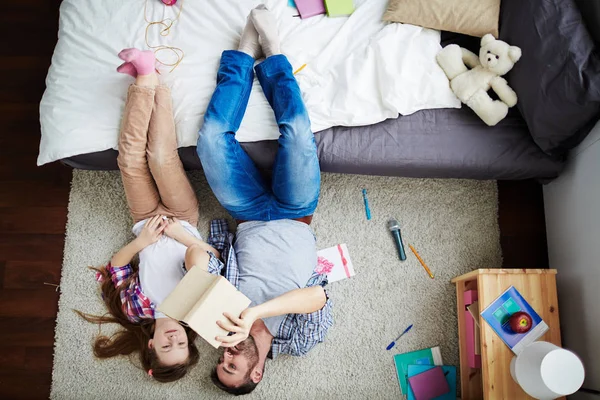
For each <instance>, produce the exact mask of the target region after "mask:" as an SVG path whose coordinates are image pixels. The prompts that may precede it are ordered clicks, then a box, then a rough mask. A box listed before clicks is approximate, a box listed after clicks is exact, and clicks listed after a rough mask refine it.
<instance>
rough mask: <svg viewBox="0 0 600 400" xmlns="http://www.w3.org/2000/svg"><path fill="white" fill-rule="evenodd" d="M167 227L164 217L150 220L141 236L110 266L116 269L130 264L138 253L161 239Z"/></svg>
mask: <svg viewBox="0 0 600 400" xmlns="http://www.w3.org/2000/svg"><path fill="white" fill-rule="evenodd" d="M166 226H167V221H165V220H163V218H162V215H155V216H154V217H152V218H150V219H149V220H148V221H147V222H146V224H145V225H144V228H143V229H142V231H141V232H140V234H139V236H138V237H137V238H135V239H134V240H133V241H131V242H130V243H129V244H128V245H127V246H125V247H123V248H122V249H121V250H119V251H118V252H117V253H116V254H115V255H114V256H112V259H111V260H110V264H111V265H112V266H115V267H122V266H124V265H127V264H129V263H130V262H131V260H132V259H133V257H134V256H135V255H136V254H137V253H139V252H140V251H142V250H143V249H144V248H146V247H148V246H150V245H151V244H152V243H155V242H156V241H158V239H160V237H161V235H162V233H163V231H164V230H165V227H166Z"/></svg>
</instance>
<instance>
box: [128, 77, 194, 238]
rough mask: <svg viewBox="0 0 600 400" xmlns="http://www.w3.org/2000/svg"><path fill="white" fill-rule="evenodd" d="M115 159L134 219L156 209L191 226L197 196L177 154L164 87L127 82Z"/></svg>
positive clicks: (145, 215)
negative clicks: (127, 89)
mask: <svg viewBox="0 0 600 400" xmlns="http://www.w3.org/2000/svg"><path fill="white" fill-rule="evenodd" d="M117 162H118V164H119V168H120V169H121V178H122V179H123V186H124V187H125V195H126V196H127V204H128V205H129V212H130V213H131V216H132V218H133V220H134V222H138V221H141V220H144V219H146V218H149V217H152V216H154V215H157V214H161V215H166V216H169V217H176V218H179V219H181V220H184V221H188V222H189V223H190V224H192V225H193V226H196V224H197V223H198V200H197V198H196V194H195V193H194V190H193V189H192V186H191V185H190V182H189V180H188V178H187V176H186V174H185V171H184V169H183V165H182V164H181V160H180V159H179V154H178V153H177V138H176V136H175V121H174V120H173V108H172V105H171V92H170V90H169V88H167V87H164V86H157V87H156V88H149V87H142V86H137V85H131V86H130V87H129V92H128V93H127V102H126V104H125V112H124V114H123V122H122V124H121V134H120V137H119V157H118V158H117Z"/></svg>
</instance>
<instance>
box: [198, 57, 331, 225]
mask: <svg viewBox="0 0 600 400" xmlns="http://www.w3.org/2000/svg"><path fill="white" fill-rule="evenodd" d="M253 65H254V59H253V58H252V57H250V56H249V55H247V54H245V53H242V52H239V51H232V50H231V51H225V52H223V54H222V56H221V65H220V66H219V71H218V73H217V87H216V88H215V92H214V94H213V96H212V99H211V100H210V104H209V105H208V109H207V110H206V114H205V115H204V125H203V126H202V128H201V129H200V136H199V138H198V145H197V151H198V156H199V157H200V161H201V162H202V167H203V169H204V173H205V175H206V179H207V180H208V183H209V184H210V187H211V188H212V190H213V192H214V194H215V196H216V197H217V199H218V200H219V202H220V203H221V204H222V205H223V207H224V208H225V209H226V210H227V211H229V213H230V214H231V216H232V217H233V218H235V219H238V220H245V221H269V220H276V219H295V218H301V217H305V216H308V215H312V214H313V212H314V210H315V208H316V207H317V202H318V199H319V191H320V187H321V173H320V169H319V160H318V157H317V147H316V143H315V138H314V135H313V133H312V131H311V129H310V121H309V119H308V113H307V111H306V107H305V106H304V103H303V101H302V96H301V94H300V88H299V87H298V83H297V82H296V79H295V78H294V75H293V73H292V66H291V65H290V63H289V62H288V60H287V58H286V57H285V56H284V55H275V56H271V57H269V58H267V59H266V60H265V61H264V62H262V63H261V64H259V65H257V66H256V74H257V76H258V80H259V82H260V84H261V86H262V89H263V91H264V93H265V96H266V98H267V100H268V101H269V104H271V107H272V108H273V111H274V113H275V119H276V120H277V124H278V125H279V131H280V133H281V136H280V137H279V140H278V141H279V148H278V151H277V156H276V158H275V163H274V164H273V177H272V182H271V185H270V187H269V185H268V184H267V182H266V181H265V180H264V179H263V178H262V176H261V175H260V173H259V171H258V169H257V167H256V165H255V164H254V162H253V161H252V160H251V159H250V157H249V156H248V155H247V154H246V152H245V151H244V150H243V149H242V147H241V146H240V143H239V142H238V141H237V140H236V139H235V132H236V131H237V130H238V128H239V126H240V123H241V122H242V118H243V117H244V113H245V111H246V106H247V105H248V98H249V97H250V91H251V89H252V81H253V79H254V71H253V68H252V67H253Z"/></svg>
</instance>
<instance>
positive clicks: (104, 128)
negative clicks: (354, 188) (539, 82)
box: [38, 0, 460, 165]
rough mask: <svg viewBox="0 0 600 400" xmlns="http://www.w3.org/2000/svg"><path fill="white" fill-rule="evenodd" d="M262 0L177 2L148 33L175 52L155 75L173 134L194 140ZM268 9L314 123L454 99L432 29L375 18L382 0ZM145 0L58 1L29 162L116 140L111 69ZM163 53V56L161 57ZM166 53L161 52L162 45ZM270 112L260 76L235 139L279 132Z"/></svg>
mask: <svg viewBox="0 0 600 400" xmlns="http://www.w3.org/2000/svg"><path fill="white" fill-rule="evenodd" d="M260 2H261V1H259V0H183V1H182V0H179V2H178V4H179V5H183V10H182V13H181V17H180V19H179V21H177V22H176V24H175V25H174V26H173V28H172V30H171V34H170V35H169V36H167V37H161V36H160V34H159V31H160V30H159V28H158V27H155V28H152V29H151V31H150V43H151V44H152V45H154V44H159V43H160V44H166V45H169V46H176V47H179V48H181V49H183V50H184V52H185V57H184V59H183V61H182V63H181V64H180V65H179V67H177V69H175V71H174V72H172V73H169V69H167V68H162V69H161V73H162V74H161V79H162V80H163V82H164V83H165V84H166V85H168V86H169V87H171V89H172V95H173V106H174V113H175V122H176V126H177V140H178V144H179V146H180V147H185V146H192V145H195V143H196V139H197V134H198V129H199V128H200V126H201V124H202V120H203V116H204V111H205V110H206V107H207V105H208V102H209V100H210V97H211V95H212V92H213V90H214V87H215V84H216V82H215V77H216V72H217V67H218V64H219V58H220V55H221V52H222V51H223V50H225V49H234V48H236V46H237V43H238V41H239V37H240V33H241V31H242V29H243V26H244V24H245V22H246V16H247V15H248V13H249V12H250V10H251V9H252V8H253V7H255V6H256V5H257V4H259V3H260ZM262 2H264V3H265V4H266V5H267V6H268V7H269V9H270V10H271V11H272V12H273V13H274V14H276V17H277V20H278V23H279V32H280V36H281V42H282V51H283V53H284V54H286V55H287V56H288V58H289V60H290V62H291V63H292V66H293V67H294V69H296V68H299V67H300V66H301V65H303V64H307V66H306V68H304V69H303V70H302V71H301V72H299V73H298V74H297V75H296V77H297V79H298V82H299V84H300V87H301V89H302V93H303V97H304V100H305V102H306V105H307V108H308V111H309V113H310V118H311V121H312V129H313V131H315V132H317V131H320V130H323V129H326V128H329V127H331V126H335V125H346V126H353V125H367V124H373V123H376V122H379V121H382V120H384V119H387V118H394V117H397V116H398V114H399V113H400V114H403V115H406V114H410V113H413V112H415V111H418V110H421V109H428V108H445V107H453V108H458V107H460V102H459V101H458V99H457V98H456V97H455V96H454V95H453V94H452V92H451V90H450V88H449V85H448V80H447V79H446V77H445V75H444V73H443V71H442V70H441V69H440V68H439V67H438V65H437V64H436V62H435V54H436V53H437V52H438V51H439V50H440V44H439V39H440V34H439V32H438V31H435V30H430V29H424V28H420V27H416V26H412V25H406V24H390V25H386V24H384V23H382V22H380V21H381V16H382V14H383V12H384V9H385V5H386V3H387V0H355V5H356V11H355V12H354V14H353V15H352V16H350V17H349V18H328V17H326V16H317V17H313V18H310V19H307V20H301V19H299V18H296V17H294V15H295V14H297V12H296V10H295V9H294V8H290V7H288V6H287V0H263V1H262ZM144 4H145V0H126V1H124V0H103V1H100V0H64V1H63V2H62V5H61V9H60V29H59V40H58V43H57V45H56V49H55V51H54V56H53V57H52V66H51V67H50V70H49V73H48V77H47V79H46V85H47V89H46V92H45V93H44V96H43V98H42V102H41V104H40V119H41V126H42V140H41V144H40V154H39V158H38V165H42V164H45V163H48V162H51V161H55V160H59V159H61V158H66V157H70V156H73V155H78V154H83V153H90V152H95V151H102V150H106V149H110V148H116V146H117V139H118V135H119V125H120V120H121V113H122V110H123V106H124V103H125V97H126V91H127V86H128V85H129V84H130V83H132V82H133V79H132V78H131V77H129V76H125V75H123V74H118V73H117V72H115V68H116V67H117V65H119V64H120V62H121V60H119V59H118V58H117V53H118V52H119V51H120V50H121V49H123V48H126V47H137V48H145V47H146V45H145V41H144V31H145V28H146V22H145V21H144ZM177 12H178V7H177V6H176V7H165V6H163V5H162V3H161V2H160V1H158V0H148V8H147V15H148V18H149V19H151V20H161V19H163V18H167V17H172V18H173V17H175V16H176V15H177ZM166 56H167V57H166ZM162 57H163V58H168V54H167V53H166V52H165V53H163V54H162ZM278 136H279V132H278V129H277V125H276V123H275V119H274V117H273V112H272V110H271V108H270V106H269V104H268V102H267V101H266V99H265V97H264V95H263V93H262V91H261V89H260V85H259V84H258V81H257V80H255V83H254V87H253V90H252V95H251V97H250V103H249V105H248V109H247V111H246V115H245V117H244V120H243V123H242V126H241V128H240V130H239V132H238V133H237V135H236V137H237V139H238V140H239V141H258V140H266V139H276V138H277V137H278Z"/></svg>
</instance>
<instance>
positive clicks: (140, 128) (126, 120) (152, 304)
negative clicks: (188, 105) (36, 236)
mask: <svg viewBox="0 0 600 400" xmlns="http://www.w3.org/2000/svg"><path fill="white" fill-rule="evenodd" d="M119 57H120V58H121V59H123V60H124V61H125V63H124V64H122V65H121V66H120V67H119V68H118V69H117V70H118V71H119V72H123V73H127V74H129V75H132V76H133V77H135V78H136V81H135V84H134V85H131V86H130V87H129V92H128V96H127V102H126V105H125V112H124V115H123V121H122V126H121V133H120V137H119V157H118V164H119V169H120V170H121V178H122V180H123V186H124V188H125V195H126V197H127V204H128V206H129V211H130V213H131V216H132V218H133V221H134V223H135V225H134V226H133V233H134V234H135V235H136V239H134V240H133V241H132V242H131V243H129V244H128V245H127V246H125V247H123V248H122V249H121V250H120V251H119V252H117V253H116V254H115V255H114V256H113V257H112V259H111V261H110V263H109V264H108V265H107V266H106V267H102V268H98V269H96V271H97V275H96V277H97V280H98V281H100V282H101V283H102V284H101V291H102V297H103V300H104V302H105V304H106V306H107V308H108V313H109V314H110V315H103V316H95V315H90V314H85V313H82V312H78V314H79V315H80V316H82V317H83V318H84V319H86V320H87V321H89V322H92V323H95V324H102V323H118V324H120V325H121V326H122V329H121V330H119V331H118V332H116V333H115V334H113V335H112V336H110V337H107V336H104V335H99V336H98V337H96V339H95V342H94V345H93V348H94V354H95V355H96V357H98V358H110V357H115V356H118V355H129V354H132V353H135V352H138V353H139V359H140V362H141V365H142V367H143V368H144V370H145V371H146V372H147V373H148V375H150V376H152V377H153V378H154V379H156V380H157V381H160V382H171V381H175V380H177V379H180V378H182V377H183V376H185V374H186V373H187V371H189V369H190V368H191V367H192V366H194V365H195V364H196V363H197V362H198V358H199V354H198V350H197V348H196V346H195V345H194V339H195V338H196V334H195V333H194V332H193V331H191V330H189V329H188V328H184V327H183V326H181V325H180V324H179V323H178V321H176V320H173V319H171V318H169V317H167V316H165V315H164V314H162V313H160V312H159V311H157V310H156V306H158V305H159V304H160V303H162V301H163V300H164V299H165V298H166V297H167V296H168V295H169V293H170V292H171V291H172V290H173V289H174V288H175V286H176V285H177V284H178V283H179V281H180V280H181V279H182V278H183V276H184V274H185V257H186V249H187V250H188V253H189V254H193V255H194V264H190V265H196V266H198V267H201V268H204V269H207V270H208V271H209V272H211V273H219V271H221V269H222V268H223V262H222V261H220V260H219V256H220V255H219V252H218V251H217V250H215V249H214V248H213V247H211V246H210V245H208V244H207V243H205V242H204V241H202V239H201V237H200V233H199V232H198V230H197V229H196V224H197V222H198V201H197V199H196V195H195V193H194V190H193V189H192V186H191V185H190V182H189V180H188V179H187V176H186V174H185V172H184V170H183V166H182V164H181V161H180V159H179V155H178V153H177V139H176V136H175V123H174V120H173V111H172V105H171V93H170V91H169V89H168V88H167V87H165V86H160V85H159V81H158V76H157V75H156V73H155V66H154V65H155V58H154V54H153V53H152V52H150V51H140V50H137V49H125V50H123V51H122V52H121V53H119ZM199 253H200V255H201V256H200V257H198V254H199ZM137 254H139V265H137V266H136V267H134V266H133V265H132V260H133V259H134V257H135V256H136V255H137Z"/></svg>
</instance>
